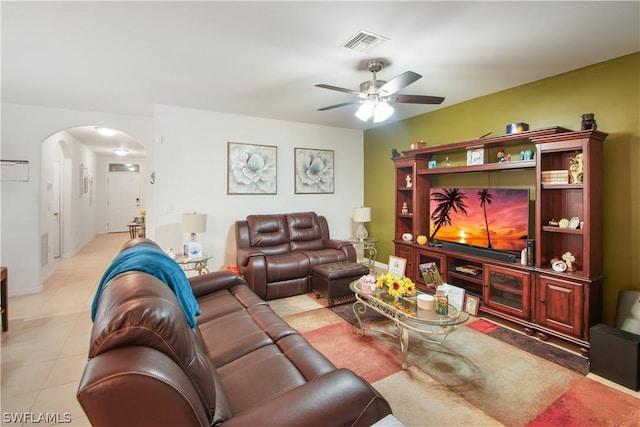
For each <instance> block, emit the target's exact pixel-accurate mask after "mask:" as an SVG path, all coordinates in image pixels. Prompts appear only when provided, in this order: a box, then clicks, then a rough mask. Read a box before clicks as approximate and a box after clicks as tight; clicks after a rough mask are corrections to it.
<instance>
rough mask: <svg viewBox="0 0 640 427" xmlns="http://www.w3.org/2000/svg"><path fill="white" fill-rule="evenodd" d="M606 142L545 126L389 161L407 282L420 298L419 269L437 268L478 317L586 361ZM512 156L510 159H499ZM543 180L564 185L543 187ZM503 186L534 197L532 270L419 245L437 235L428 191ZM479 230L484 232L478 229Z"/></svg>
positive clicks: (594, 134) (597, 307)
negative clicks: (570, 346) (565, 347)
mask: <svg viewBox="0 0 640 427" xmlns="http://www.w3.org/2000/svg"><path fill="white" fill-rule="evenodd" d="M606 136H607V134H606V133H603V132H598V131H595V130H584V131H575V132H574V131H571V130H569V129H566V128H562V127H549V128H544V129H538V130H532V131H526V132H521V133H517V134H508V135H501V136H496V137H490V138H479V139H471V140H465V141H459V142H455V143H452V144H446V145H438V146H433V147H424V148H419V149H416V150H409V151H405V152H403V154H404V155H403V156H401V157H397V158H394V159H393V160H394V163H395V168H396V192H395V193H396V204H395V207H396V221H395V238H394V244H395V254H396V256H398V257H401V258H405V259H406V260H407V265H406V274H407V276H409V277H410V278H411V279H412V280H414V282H415V283H416V284H417V286H418V287H420V288H421V289H423V290H426V291H428V292H435V287H434V286H433V284H432V283H430V281H425V280H424V278H423V276H422V270H424V271H426V267H425V266H427V265H432V266H433V265H435V266H437V270H438V272H439V273H440V277H441V278H442V280H443V281H444V282H446V283H449V284H451V285H454V286H458V287H461V288H463V289H465V291H466V293H467V294H470V295H474V296H476V297H478V298H479V299H480V305H479V309H480V311H481V312H486V313H490V314H493V315H496V316H499V317H503V318H505V319H508V320H511V321H513V322H516V323H518V324H520V325H522V327H523V329H524V331H525V332H527V333H529V334H531V335H537V336H538V337H539V338H541V339H547V338H548V337H549V336H550V335H551V336H556V337H559V338H562V339H565V340H568V341H571V342H573V343H576V344H578V345H580V346H581V347H582V350H583V352H584V353H585V354H588V348H589V336H588V334H589V327H590V326H592V325H594V324H596V323H598V322H600V321H601V317H602V282H603V277H602V208H601V206H602V194H601V191H599V189H600V188H601V182H602V145H603V142H604V140H605V138H606ZM468 149H471V150H479V151H480V152H481V153H482V156H483V157H481V159H482V162H481V164H477V162H474V164H468V163H469V162H470V161H469V160H468V159H469V157H468V154H469V153H467V150H468ZM509 151H511V152H512V154H511V156H509V155H504V153H508V152H509ZM525 152H527V155H526V156H525V155H524V153H525ZM496 153H497V155H496ZM515 153H518V154H517V155H516V154H515ZM499 157H500V160H499ZM516 157H517V158H516ZM522 159H524V160H522ZM503 173H508V175H502V174H503ZM465 177H466V178H465ZM549 177H552V178H553V181H562V180H564V181H565V182H548V181H550V180H552V179H550V178H549ZM461 182H470V183H471V184H470V185H468V186H465V185H461V184H460V183H461ZM509 182H512V183H513V184H512V186H513V185H515V187H521V186H523V185H524V186H526V187H528V188H529V189H530V192H531V200H530V201H529V203H530V205H531V206H532V207H533V209H531V212H530V227H529V233H528V234H529V235H528V236H526V237H527V238H528V239H529V240H531V241H533V242H535V243H534V245H533V246H534V247H533V248H532V254H531V255H532V257H531V259H530V264H529V265H523V264H521V262H520V253H519V252H518V253H513V252H511V253H509V252H504V251H502V252H501V251H495V250H492V249H489V248H487V247H484V248H483V247H476V246H469V245H456V244H455V243H449V244H445V243H447V242H442V243H443V245H444V247H442V246H440V245H437V243H440V242H438V241H432V242H430V244H429V245H422V244H418V243H417V242H416V238H417V237H418V236H426V237H429V236H431V234H432V232H433V230H430V220H429V219H430V215H431V212H430V209H431V207H430V194H431V189H432V186H433V188H434V189H435V190H434V191H436V190H439V189H440V188H449V189H456V188H459V189H464V188H469V187H478V188H485V189H487V190H489V192H490V193H492V194H493V193H496V191H493V192H492V191H491V189H492V188H494V189H498V188H509ZM485 183H489V184H490V183H493V185H487V184H485ZM485 185H486V187H489V188H486V187H485ZM592 189H593V190H595V189H598V190H596V191H592ZM434 194H436V195H437V193H434ZM439 202H440V201H439ZM476 203H477V202H476ZM487 203H488V204H490V203H491V199H489V201H488V202H487ZM485 216H486V211H485ZM449 225H450V224H449ZM445 226H446V225H441V226H440V227H442V228H443V227H445ZM478 226H479V227H480V226H481V228H482V229H483V230H484V229H485V225H484V223H483V224H481V225H480V224H479V225H478ZM440 230H441V229H440ZM440 230H438V232H440ZM487 234H489V232H488V231H487ZM409 235H410V237H411V238H410V239H408V238H407V237H408V236H409ZM436 238H438V234H436ZM492 239H493V237H492ZM425 277H426V276H425Z"/></svg>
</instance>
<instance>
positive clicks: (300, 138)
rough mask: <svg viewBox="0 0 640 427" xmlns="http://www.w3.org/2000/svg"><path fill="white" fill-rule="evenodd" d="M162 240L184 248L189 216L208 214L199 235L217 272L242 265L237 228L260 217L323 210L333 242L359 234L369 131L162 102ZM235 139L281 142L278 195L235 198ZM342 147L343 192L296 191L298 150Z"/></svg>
mask: <svg viewBox="0 0 640 427" xmlns="http://www.w3.org/2000/svg"><path fill="white" fill-rule="evenodd" d="M154 118H155V134H156V147H155V148H154V151H155V171H156V185H155V186H154V187H155V188H154V190H155V204H154V205H153V208H152V209H153V211H154V212H153V217H154V218H155V221H156V224H155V230H154V233H155V235H154V236H153V237H154V238H155V240H156V241H157V242H158V243H159V244H160V245H161V246H162V247H163V248H164V249H168V248H170V247H171V248H172V249H174V251H176V249H180V248H181V245H182V244H183V243H184V240H185V239H187V237H188V236H186V235H184V234H183V233H182V232H181V230H180V219H181V214H182V213H183V212H193V211H197V212H199V213H206V214H207V232H206V233H202V235H199V236H198V240H199V241H200V242H201V243H202V245H203V250H204V251H206V252H208V253H210V254H212V255H213V259H212V260H211V262H210V264H209V268H210V269H211V270H217V269H220V268H224V267H225V266H227V265H235V252H236V251H235V234H234V223H235V221H236V220H238V219H244V218H245V217H246V216H247V215H249V214H252V213H256V214H258V213H286V212H297V211H316V212H317V213H319V214H321V215H324V216H326V217H327V220H328V222H329V229H330V232H331V237H333V238H345V237H349V236H351V234H352V231H351V227H352V224H351V214H352V208H354V207H358V206H361V205H362V203H363V198H364V195H363V194H364V193H363V188H364V183H363V168H364V166H363V164H362V158H363V132H362V131H356V130H349V129H340V128H333V127H326V126H317V125H310V124H304V123H295V122H287V121H279V120H270V119H261V118H255V117H248V116H241V115H233V114H223V113H216V112H210V111H201V110H192V109H185V108H177V107H171V106H163V105H158V106H156V108H155V112H154ZM227 142H239V143H248V144H261V145H275V146H277V147H278V152H277V155H278V158H277V173H278V178H277V194H276V195H228V194H227ZM295 147H298V148H317V149H325V150H334V162H335V193H334V194H319V195H300V194H294V148H295Z"/></svg>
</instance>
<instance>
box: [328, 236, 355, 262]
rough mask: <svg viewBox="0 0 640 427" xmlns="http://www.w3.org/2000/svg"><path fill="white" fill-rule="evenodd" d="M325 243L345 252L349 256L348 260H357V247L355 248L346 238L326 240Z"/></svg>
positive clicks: (330, 247) (331, 247) (329, 246)
mask: <svg viewBox="0 0 640 427" xmlns="http://www.w3.org/2000/svg"><path fill="white" fill-rule="evenodd" d="M323 245H324V247H325V248H329V249H335V250H338V251H342V252H344V254H345V255H346V256H347V261H355V260H356V248H354V247H353V245H352V244H351V243H350V242H347V241H346V240H336V239H329V240H324V241H323Z"/></svg>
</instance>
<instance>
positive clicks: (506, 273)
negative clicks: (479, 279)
mask: <svg viewBox="0 0 640 427" xmlns="http://www.w3.org/2000/svg"><path fill="white" fill-rule="evenodd" d="M529 290H530V273H528V272H524V271H517V270H511V269H508V268H503V267H498V266H496V265H491V264H485V266H484V292H483V303H484V304H485V305H487V306H488V307H492V308H494V309H496V310H500V311H502V312H504V313H509V314H511V315H514V316H517V317H520V318H522V319H525V320H526V319H529V318H530V317H531V316H530V307H529V301H530V299H529V295H530V292H529Z"/></svg>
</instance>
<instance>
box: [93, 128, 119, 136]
mask: <svg viewBox="0 0 640 427" xmlns="http://www.w3.org/2000/svg"><path fill="white" fill-rule="evenodd" d="M96 130H97V131H98V133H99V134H100V135H102V136H114V135H115V134H116V133H118V131H117V130H115V129H109V128H101V127H96Z"/></svg>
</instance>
